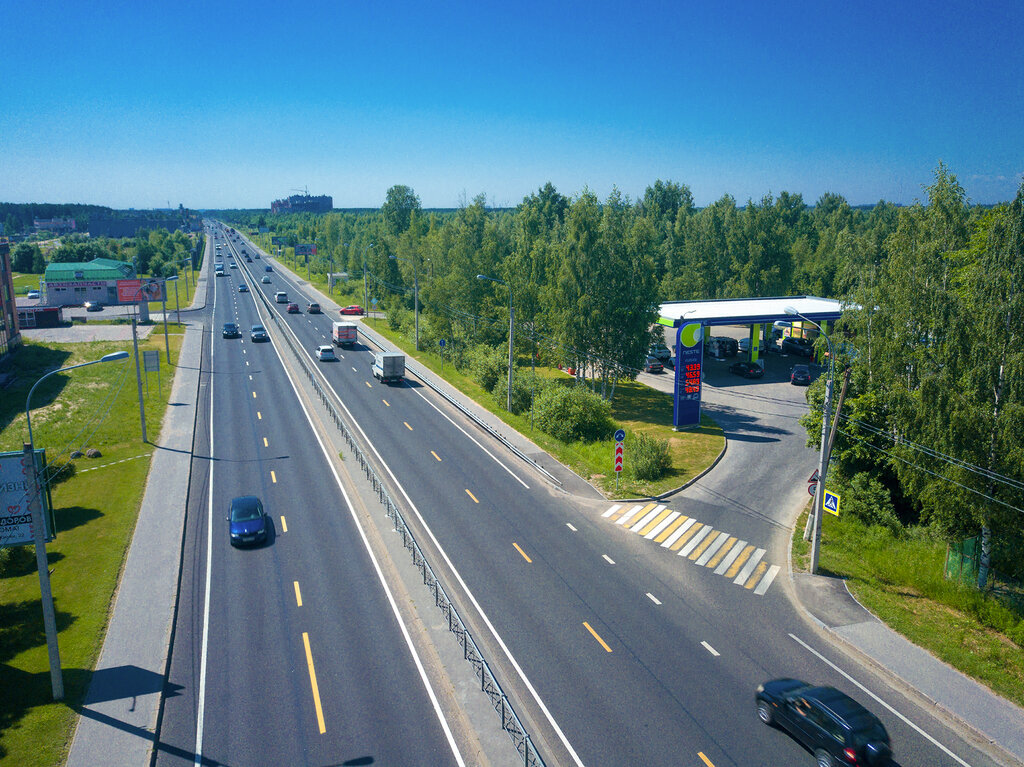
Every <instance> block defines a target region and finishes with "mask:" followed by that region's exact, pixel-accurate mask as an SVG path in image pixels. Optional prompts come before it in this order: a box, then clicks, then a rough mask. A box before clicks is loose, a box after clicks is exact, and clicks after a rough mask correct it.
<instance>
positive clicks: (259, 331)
mask: <svg viewBox="0 0 1024 767" xmlns="http://www.w3.org/2000/svg"><path fill="white" fill-rule="evenodd" d="M249 340H250V341H252V342H253V343H256V342H258V341H269V340H270V336H268V335H267V329H266V328H265V327H263V326H262V325H253V326H252V328H251V329H250V330H249Z"/></svg>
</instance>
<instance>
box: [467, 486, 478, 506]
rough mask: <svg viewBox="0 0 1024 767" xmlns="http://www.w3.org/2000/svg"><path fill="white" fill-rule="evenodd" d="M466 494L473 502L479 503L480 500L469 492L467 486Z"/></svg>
mask: <svg viewBox="0 0 1024 767" xmlns="http://www.w3.org/2000/svg"><path fill="white" fill-rule="evenodd" d="M466 495H468V496H469V497H470V498H472V499H473V503H480V501H478V500H477V499H476V496H475V495H473V494H472V493H471V492H469V488H468V487H467V488H466Z"/></svg>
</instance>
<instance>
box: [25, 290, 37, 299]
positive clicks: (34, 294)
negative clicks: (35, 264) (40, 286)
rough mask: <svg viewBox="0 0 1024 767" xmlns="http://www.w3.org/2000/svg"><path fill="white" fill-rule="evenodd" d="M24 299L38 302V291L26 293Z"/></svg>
mask: <svg viewBox="0 0 1024 767" xmlns="http://www.w3.org/2000/svg"><path fill="white" fill-rule="evenodd" d="M25 298H35V299H37V300H38V298H39V291H38V290H30V291H29V292H28V293H27V294H26V295H25Z"/></svg>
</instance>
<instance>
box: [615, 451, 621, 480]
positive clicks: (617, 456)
mask: <svg viewBox="0 0 1024 767" xmlns="http://www.w3.org/2000/svg"><path fill="white" fill-rule="evenodd" d="M615 471H616V473H618V472H621V471H622V443H621V442H616V443H615ZM616 481H618V480H616Z"/></svg>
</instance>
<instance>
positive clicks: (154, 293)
mask: <svg viewBox="0 0 1024 767" xmlns="http://www.w3.org/2000/svg"><path fill="white" fill-rule="evenodd" d="M143 285H145V288H144V289H143V290H142V291H141V292H140V291H139V288H142V286H143ZM163 286H164V284H163V282H162V281H161V280H154V279H152V278H150V279H145V280H118V281H117V302H118V303H120V304H134V303H135V302H136V301H143V300H145V301H163V300H164V291H163Z"/></svg>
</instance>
